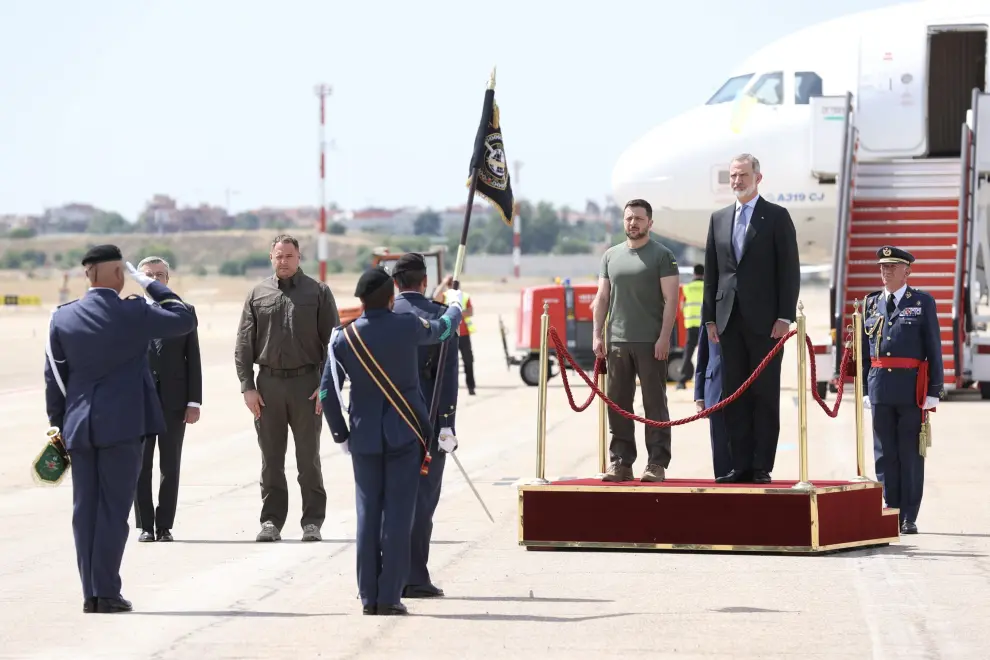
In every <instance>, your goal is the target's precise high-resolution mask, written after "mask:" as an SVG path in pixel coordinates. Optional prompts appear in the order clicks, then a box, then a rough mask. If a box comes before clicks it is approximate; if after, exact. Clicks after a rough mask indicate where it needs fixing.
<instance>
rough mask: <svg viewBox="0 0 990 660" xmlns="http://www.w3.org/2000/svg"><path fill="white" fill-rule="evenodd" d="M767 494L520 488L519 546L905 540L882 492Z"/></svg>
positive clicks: (613, 486)
mask: <svg viewBox="0 0 990 660" xmlns="http://www.w3.org/2000/svg"><path fill="white" fill-rule="evenodd" d="M794 483H795V482H793V481H774V482H772V483H770V484H766V485H756V484H716V483H715V482H714V481H711V480H687V479H668V480H667V481H665V482H662V483H659V484H657V483H641V482H639V481H628V482H622V483H605V482H602V481H600V480H598V479H573V480H564V481H555V482H551V483H550V484H544V485H522V486H519V544H520V545H522V546H526V547H527V549H549V548H616V549H620V548H637V549H644V550H693V551H699V550H715V551H727V552H788V553H811V554H814V553H822V552H832V551H835V550H843V549H847V548H857V547H864V546H874V545H887V544H890V543H894V542H896V541H897V540H898V538H899V526H898V511H897V510H896V509H884V508H883V490H882V488H881V486H880V484H878V483H875V482H849V481H814V480H813V481H812V483H813V485H814V486H815V488H814V489H813V490H793V489H791V486H793V485H794Z"/></svg>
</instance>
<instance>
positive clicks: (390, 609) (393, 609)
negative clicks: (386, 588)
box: [378, 603, 409, 616]
mask: <svg viewBox="0 0 990 660" xmlns="http://www.w3.org/2000/svg"><path fill="white" fill-rule="evenodd" d="M378 614H379V616H401V615H403V614H409V610H407V609H406V606H405V605H403V604H402V603H397V604H395V605H379V606H378Z"/></svg>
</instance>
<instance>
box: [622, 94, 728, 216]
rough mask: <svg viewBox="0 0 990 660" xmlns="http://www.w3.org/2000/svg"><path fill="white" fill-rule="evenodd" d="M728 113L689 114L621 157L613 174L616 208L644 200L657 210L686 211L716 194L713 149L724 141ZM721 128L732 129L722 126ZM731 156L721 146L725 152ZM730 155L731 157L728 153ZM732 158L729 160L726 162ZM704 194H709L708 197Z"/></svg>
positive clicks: (710, 109)
mask: <svg viewBox="0 0 990 660" xmlns="http://www.w3.org/2000/svg"><path fill="white" fill-rule="evenodd" d="M718 113H722V108H717V107H703V108H697V109H694V110H691V111H688V112H686V113H684V114H682V115H680V116H677V117H674V118H673V119H670V120H668V121H666V122H664V123H663V124H660V125H659V126H657V127H655V128H653V129H652V130H651V131H650V132H648V133H647V134H646V135H644V136H643V137H641V138H640V139H639V140H637V141H636V142H634V143H633V144H632V145H631V146H629V148H627V149H626V150H625V152H623V153H622V155H621V156H619V159H618V160H617V161H616V164H615V167H614V169H613V170H612V191H613V195H614V197H615V200H616V202H618V203H620V204H621V203H624V202H625V201H626V200H629V199H634V198H642V199H646V200H647V201H649V202H650V203H651V204H652V205H653V206H654V207H655V208H663V207H673V208H686V205H690V204H692V202H693V203H695V204H696V203H697V197H698V195H699V194H704V193H710V192H711V186H712V184H711V181H710V178H711V167H712V165H713V163H714V162H718V161H711V160H710V158H711V154H709V151H710V150H711V149H710V148H711V147H712V146H713V144H712V142H713V141H719V140H724V139H725V137H726V136H723V135H721V134H719V135H715V133H718V132H719V131H717V128H718V126H719V124H720V121H719V120H720V119H721V116H720V115H719V116H718V117H716V116H715V115H716V114H718ZM721 123H727V122H726V121H722V122H721ZM722 151H725V145H724V144H723V145H720V149H719V152H720V153H721V152H722ZM726 153H728V152H726ZM722 158H727V156H722ZM702 191H704V192H702Z"/></svg>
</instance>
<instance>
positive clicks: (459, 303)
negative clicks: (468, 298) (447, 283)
mask: <svg viewBox="0 0 990 660" xmlns="http://www.w3.org/2000/svg"><path fill="white" fill-rule="evenodd" d="M446 295H447V306H448V307H457V308H458V309H460V310H462V311H463V310H464V292H463V291H461V290H460V289H448V290H447V293H446Z"/></svg>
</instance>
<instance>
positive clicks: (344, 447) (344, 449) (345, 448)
mask: <svg viewBox="0 0 990 660" xmlns="http://www.w3.org/2000/svg"><path fill="white" fill-rule="evenodd" d="M347 442H348V441H347V440H344V441H343V442H338V443H337V446H338V447H340V451H342V452H344V453H345V454H350V453H351V448H350V447H349V446H348V444H347Z"/></svg>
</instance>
